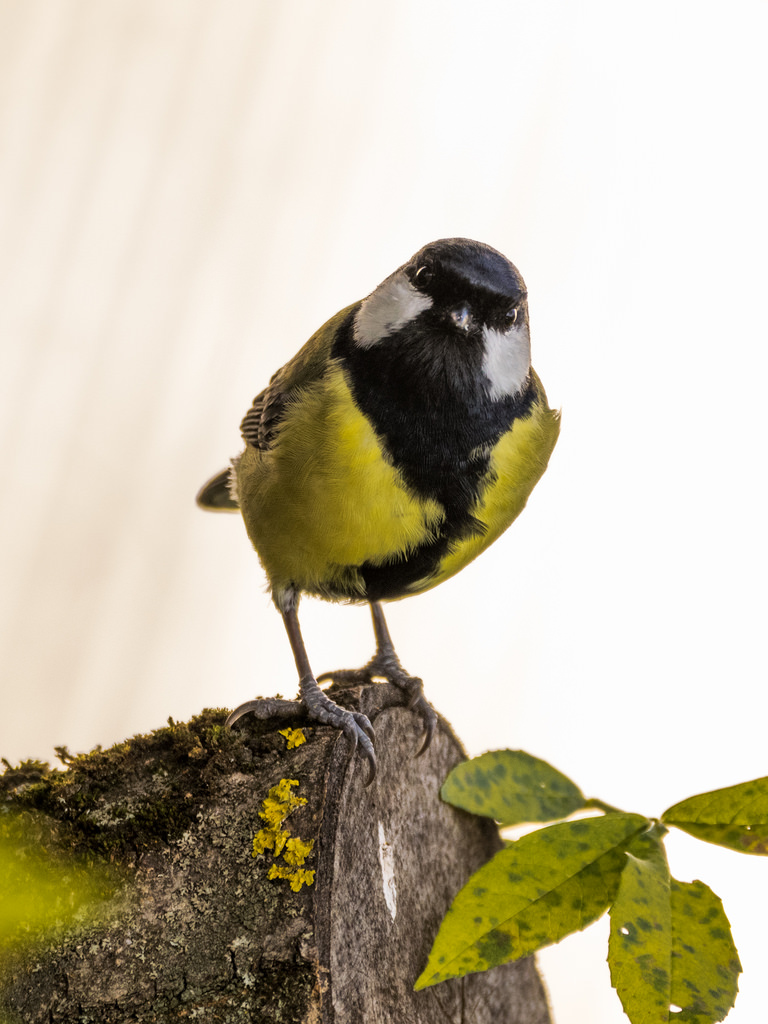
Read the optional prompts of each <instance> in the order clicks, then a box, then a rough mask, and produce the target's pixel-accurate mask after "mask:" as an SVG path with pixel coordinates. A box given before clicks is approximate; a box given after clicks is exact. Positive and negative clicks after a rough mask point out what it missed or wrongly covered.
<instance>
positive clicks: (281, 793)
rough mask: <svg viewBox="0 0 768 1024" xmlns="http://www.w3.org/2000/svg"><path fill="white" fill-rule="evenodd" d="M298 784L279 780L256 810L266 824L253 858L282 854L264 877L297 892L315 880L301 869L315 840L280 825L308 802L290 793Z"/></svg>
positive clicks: (256, 838)
mask: <svg viewBox="0 0 768 1024" xmlns="http://www.w3.org/2000/svg"><path fill="white" fill-rule="evenodd" d="M286 731H291V730H286ZM296 731H299V730H296ZM298 784H299V783H298V780H297V779H281V780H280V782H278V784H277V785H276V786H273V787H272V788H271V789H270V791H269V793H268V794H267V795H266V797H265V798H264V801H263V803H262V809H261V810H260V811H259V817H260V818H261V819H262V820H263V821H264V822H266V826H267V827H266V828H262V829H259V831H258V832H257V833H256V835H255V836H254V837H253V856H254V857H258V856H260V855H261V854H263V853H266V851H267V850H271V851H272V856H273V857H275V858H277V857H279V856H280V855H281V854H282V857H283V860H284V861H285V864H284V865H283V864H277V863H276V862H273V864H272V866H271V867H270V869H269V873H268V874H267V878H282V879H285V880H286V881H288V882H290V885H291V889H293V891H294V892H298V891H299V890H300V889H301V887H302V885H313V884H314V881H315V872H314V871H306V870H304V869H303V868H302V866H301V865H302V864H303V863H304V861H305V860H306V859H307V857H308V856H309V855H310V854H311V853H312V848H313V847H314V845H315V841H314V839H310V840H309V841H308V842H306V841H305V840H303V839H300V838H299V837H298V836H292V835H290V833H289V832H287V831H286V830H285V828H284V827H283V822H284V821H285V819H286V818H287V817H288V815H289V814H290V813H291V811H294V810H295V809H296V808H297V807H302V806H303V805H304V804H305V803H306V802H307V801H306V799H305V798H304V797H302V796H296V795H295V794H294V793H292V792H291V787H292V786H298Z"/></svg>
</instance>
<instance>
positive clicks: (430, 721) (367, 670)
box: [317, 651, 437, 757]
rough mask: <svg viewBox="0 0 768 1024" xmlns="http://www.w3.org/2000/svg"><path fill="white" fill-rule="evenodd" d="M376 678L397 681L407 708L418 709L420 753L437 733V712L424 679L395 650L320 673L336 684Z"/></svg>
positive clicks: (318, 679)
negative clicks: (353, 665)
mask: <svg viewBox="0 0 768 1024" xmlns="http://www.w3.org/2000/svg"><path fill="white" fill-rule="evenodd" d="M377 678H378V679H386V680H387V682H389V683H394V684H395V686H397V687H399V689H401V690H402V691H403V693H404V694H405V697H406V707H407V708H408V710H409V711H415V712H416V714H417V715H418V716H419V717H420V718H421V721H422V724H423V726H424V740H423V742H422V744H421V747H420V749H419V751H418V753H417V754H416V757H421V755H422V754H423V753H424V751H425V750H426V749H427V748H428V747H429V745H430V743H431V742H432V738H433V737H434V735H435V729H436V728H437V715H436V714H435V712H434V711H433V710H432V708H431V707H430V705H429V704H428V703H427V701H426V699H425V697H424V684H423V682H422V680H421V679H419V677H418V676H412V675H409V674H408V673H407V672H406V671H405V669H404V668H403V666H402V665H401V664H400V660H399V658H398V657H397V655H396V654H395V653H394V652H389V651H377V653H376V654H374V656H373V657H372V658H371V660H370V661H369V662H368V663H367V664H366V665H363V667H362V668H344V669H337V670H336V671H335V672H323V674H322V675H319V676H318V677H317V681H318V682H319V683H320V682H324V681H326V680H329V679H330V680H333V682H334V683H335V684H336V685H337V686H354V685H360V684H362V683H372V682H373V680H374V679H377Z"/></svg>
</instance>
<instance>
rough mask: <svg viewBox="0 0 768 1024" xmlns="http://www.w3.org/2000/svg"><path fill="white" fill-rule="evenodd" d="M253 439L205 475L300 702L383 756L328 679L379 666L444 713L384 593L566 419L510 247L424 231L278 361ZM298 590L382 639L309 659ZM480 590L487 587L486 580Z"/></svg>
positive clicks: (492, 515)
mask: <svg viewBox="0 0 768 1024" xmlns="http://www.w3.org/2000/svg"><path fill="white" fill-rule="evenodd" d="M240 429H241V433H242V438H243V441H244V442H245V448H244V450H243V451H242V452H241V454H239V455H238V456H237V457H236V458H234V459H233V460H232V462H231V464H230V466H229V468H228V469H226V470H223V471H222V472H220V473H218V474H216V476H214V477H212V478H211V479H210V480H209V481H208V482H207V483H206V484H205V485H204V486H203V487H202V488H201V489H200V491H199V493H198V495H197V503H198V505H199V506H200V507H202V508H203V509H207V510H211V511H226V512H237V511H238V510H239V512H240V513H241V514H242V517H243V520H244V522H245V528H246V531H247V534H248V536H249V538H250V541H251V543H252V545H253V547H254V548H255V550H256V553H257V554H258V556H259V559H260V561H261V564H262V566H263V568H264V570H265V572H266V576H267V580H268V584H269V589H270V591H271V595H272V599H273V601H274V604H275V606H276V607H277V610H278V611H279V612H280V614H281V615H282V618H283V621H284V624H285V628H286V631H287V634H288V639H289V642H290V645H291V648H292V652H293V655H294V659H295V662H296V668H297V671H298V675H299V698H298V700H297V701H281V700H278V699H268V700H264V699H262V698H260V699H258V700H254V701H247V702H246V703H244V704H241V705H240V706H239V707H238V708H236V709H235V710H234V711H233V712H232V713H231V714H230V716H229V718H228V719H227V724H228V725H230V726H231V725H233V724H234V723H235V721H237V720H238V719H239V718H241V717H242V716H243V715H245V714H248V713H249V712H255V713H257V714H261V716H262V717H266V716H267V715H269V714H271V713H272V712H275V713H288V712H290V711H292V712H294V713H295V712H297V711H300V712H301V713H302V714H304V715H305V716H306V717H307V718H308V719H309V720H310V721H313V722H315V723H317V724H321V725H329V726H334V727H336V728H337V729H340V730H341V731H342V732H343V733H344V734H345V735H346V736H347V737H348V739H349V741H350V757H351V756H353V754H354V751H355V750H356V749H359V750H360V752H361V753H362V755H363V756H364V757H365V759H366V760H367V762H368V765H369V776H368V781H367V783H366V785H368V784H370V782H371V781H372V780H373V778H374V776H375V774H376V767H377V762H376V752H375V733H374V730H373V727H372V725H371V723H370V721H369V719H368V717H367V716H366V715H364V714H362V713H360V712H355V711H348V710H345V709H344V708H342V707H340V706H339V705H338V704H337V703H336V702H335V701H334V700H332V699H331V697H330V696H329V695H328V694H326V693H325V691H324V690H323V689H321V687H320V683H321V682H323V681H325V680H327V679H334V680H335V681H336V682H337V683H339V682H344V683H350V682H355V681H359V682H366V681H373V680H374V678H384V679H387V680H388V681H390V682H392V683H395V684H396V685H397V686H398V687H399V688H400V689H401V690H402V691H403V694H404V698H405V702H406V703H407V705H408V707H409V708H411V709H413V710H414V711H415V712H416V713H418V714H419V715H420V716H421V719H422V722H423V727H424V734H425V738H424V741H423V744H422V747H421V750H420V751H419V753H422V752H423V751H424V750H425V749H426V748H427V747H428V746H429V743H430V741H431V739H432V736H433V733H434V731H435V727H436V715H435V712H434V710H433V709H432V707H431V705H429V704H428V702H427V701H426V699H425V697H424V694H423V684H422V680H421V679H420V678H419V677H416V676H412V675H410V674H409V673H408V672H407V671H406V670H405V669H404V668H403V666H402V665H401V663H400V660H399V658H398V656H397V653H396V651H395V647H394V644H393V642H392V638H391V635H390V633H389V629H388V627H387V623H386V619H385V617H384V612H383V608H382V602H388V601H396V600H400V599H401V598H406V597H410V596H414V595H416V594H421V593H423V592H424V591H426V590H429V589H431V588H432V587H434V586H436V585H437V584H439V583H442V582H443V581H444V580H446V579H448V578H449V577H451V576H453V575H454V574H455V573H457V572H458V571H459V570H460V569H462V568H464V566H466V565H467V564H468V563H469V562H471V561H472V560H473V559H474V558H475V557H476V556H477V555H479V554H480V553H481V552H482V551H483V550H485V549H486V548H487V547H488V546H489V545H490V544H491V543H492V542H493V541H494V540H496V539H497V538H498V537H499V536H500V535H501V534H502V533H503V532H504V531H505V530H506V529H507V527H508V526H509V525H510V524H511V523H512V522H513V520H514V519H516V518H517V516H518V515H519V514H520V512H521V511H522V510H523V508H524V506H525V504H526V502H527V500H528V497H529V496H530V494H531V491H532V490H533V488H534V486H535V485H536V483H537V482H538V480H539V479H540V478H541V476H542V474H543V473H544V471H545V469H546V467H547V464H548V462H549V458H550V456H551V454H552V451H553V449H554V447H555V443H556V441H557V438H558V435H559V430H560V413H559V411H556V410H554V409H551V408H549V406H548V403H547V396H546V394H545V391H544V388H543V386H542V383H541V381H540V379H539V377H538V376H537V374H536V372H535V371H534V369H533V367H532V365H531V343H530V329H529V318H528V302H527V290H526V286H525V282H524V281H523V278H522V276H521V274H520V273H519V271H518V270H517V268H516V267H515V266H514V265H513V264H512V263H511V262H510V261H509V260H508V259H507V258H506V257H505V256H504V255H502V253H500V252H499V251H497V250H496V249H493V248H492V247H491V246H489V245H486V244H484V243H482V242H477V241H474V240H472V239H467V238H443V239H439V240H437V241H434V242H430V243H429V244H428V245H425V246H423V247H422V248H421V249H419V251H418V252H417V253H415V255H413V256H412V257H411V258H410V259H409V260H408V262H406V263H404V264H403V265H402V266H400V267H399V268H398V269H397V270H395V271H394V273H392V274H390V275H389V277H387V278H386V279H385V280H384V281H382V283H381V284H380V285H379V286H378V287H377V288H375V289H374V290H373V291H372V292H371V293H370V294H369V295H368V296H367V297H366V298H364V299H361V300H359V301H357V302H354V303H353V304H352V305H349V306H347V307H345V308H344V309H342V310H340V311H339V312H338V313H336V314H335V316H332V317H331V318H330V320H328V321H327V322H326V323H325V324H324V325H323V326H322V327H320V329H319V330H318V331H316V332H315V334H313V335H312V337H311V338H310V339H309V341H307V342H306V344H305V345H304V346H303V348H301V349H300V350H299V351H298V353H297V354H296V355H295V356H294V357H293V358H292V359H290V360H289V361H288V362H287V363H286V364H285V365H284V366H283V367H282V368H281V369H279V370H278V371H277V372H276V373H275V374H274V375H273V376H272V378H271V380H270V381H269V384H268V385H267V387H266V388H265V389H264V390H263V391H261V392H260V393H259V394H258V395H257V396H256V398H255V399H254V400H253V404H252V405H251V407H250V409H249V410H248V412H247V413H246V415H245V417H244V419H243V420H242V423H241V428H240ZM303 594H307V595H311V596H315V597H319V598H323V599H325V600H328V601H334V602H341V603H353V604H356V603H365V602H367V603H368V604H369V605H370V609H371V614H372V619H373V629H374V637H375V642H376V651H375V654H374V656H373V658H372V659H371V660H370V661H369V662H368V663H367V665H365V666H363V667H362V668H361V669H356V670H342V671H340V672H338V671H337V672H328V673H324V674H323V675H320V676H317V677H316V676H315V675H314V673H313V671H312V668H311V666H310V661H309V657H308V654H307V650H306V647H305V645H304V641H303V639H302V635H301V629H300V626H299V619H298V605H299V599H300V597H301V596H302V595H303ZM489 599H490V598H489Z"/></svg>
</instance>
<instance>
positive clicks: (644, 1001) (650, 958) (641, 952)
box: [608, 829, 741, 1024]
mask: <svg viewBox="0 0 768 1024" xmlns="http://www.w3.org/2000/svg"><path fill="white" fill-rule="evenodd" d="M660 840H661V835H660V830H658V829H652V830H651V831H649V832H646V833H645V834H644V835H641V836H638V837H637V838H635V839H634V840H633V841H632V842H631V844H630V846H629V849H628V850H627V866H626V867H625V868H624V871H623V872H622V876H621V882H620V884H619V891H618V893H617V895H616V900H615V902H614V904H613V906H612V907H611V911H610V916H611V937H610V940H609V943H608V963H609V965H610V969H611V982H612V984H613V987H614V988H615V989H616V991H617V992H618V995H619V998H620V999H621V1005H622V1006H623V1007H624V1012H625V1013H626V1015H627V1016H628V1017H629V1019H630V1020H631V1021H632V1024H668V1022H669V1021H680V1022H681V1024H682V1022H684V1024H713V1022H715V1021H720V1020H723V1019H724V1017H725V1016H726V1015H727V1014H728V1011H729V1010H730V1009H731V1007H732V1006H733V1003H734V1000H735V998H736V991H737V979H738V975H739V972H740V971H741V965H740V964H739V958H738V954H737V952H736V947H735V946H734V944H733V939H732V938H731V930H730V925H729V924H728V919H727V918H726V916H725V913H724V911H723V905H722V903H721V902H720V900H719V899H718V898H717V896H715V894H714V893H713V892H712V890H711V889H709V888H707V886H706V885H704V884H703V883H702V882H693V883H687V882H678V881H676V880H675V879H674V878H671V877H670V874H669V868H668V866H667V858H666V855H665V853H664V847H663V846H662V844H661V841H660Z"/></svg>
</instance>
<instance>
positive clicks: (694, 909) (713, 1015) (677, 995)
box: [670, 878, 741, 1024]
mask: <svg viewBox="0 0 768 1024" xmlns="http://www.w3.org/2000/svg"><path fill="white" fill-rule="evenodd" d="M671 894H672V1004H673V1005H674V1006H679V1007H680V1010H681V1012H679V1013H677V1012H676V1013H671V1014H670V1020H673V1021H680V1022H681V1024H683V1022H684V1024H710V1022H711V1021H720V1020H723V1019H724V1018H725V1017H726V1015H727V1014H728V1012H729V1011H730V1009H731V1007H732V1006H733V1004H734V1002H735V1001H736V993H737V992H738V988H739V986H738V978H739V974H740V973H741V964H740V963H739V955H738V953H737V951H736V946H735V945H734V943H733V938H732V936H731V926H730V924H729V922H728V918H727V917H726V916H725V911H724V910H723V904H722V902H721V901H720V899H719V897H717V896H716V895H715V894H714V893H713V892H712V890H711V889H710V888H709V886H706V885H704V883H703V882H698V881H697V882H677V881H675V879H674V878H673V879H672V885H671Z"/></svg>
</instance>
